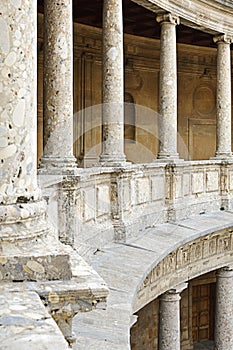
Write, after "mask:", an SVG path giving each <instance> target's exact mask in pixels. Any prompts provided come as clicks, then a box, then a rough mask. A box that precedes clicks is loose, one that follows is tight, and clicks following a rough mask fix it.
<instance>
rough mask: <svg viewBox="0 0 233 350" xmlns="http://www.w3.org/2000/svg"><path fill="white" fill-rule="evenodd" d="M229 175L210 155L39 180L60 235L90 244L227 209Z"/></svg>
mask: <svg viewBox="0 0 233 350" xmlns="http://www.w3.org/2000/svg"><path fill="white" fill-rule="evenodd" d="M232 176H233V164H232V163H230V162H221V161H217V160H212V161H195V162H184V161H181V162H179V163H177V164H166V163H159V162H158V163H150V164H146V165H128V166H126V167H122V168H114V169H113V168H111V167H109V168H102V167H101V168H97V167H96V168H92V169H77V174H76V175H72V176H71V175H70V176H65V177H63V176H61V177H60V178H59V177H57V176H54V178H51V181H50V180H49V177H48V176H46V177H43V176H40V180H41V186H42V187H43V188H44V196H45V198H46V199H47V201H48V205H49V213H50V215H49V217H51V218H52V220H53V224H55V226H56V228H57V230H58V232H59V236H60V239H61V240H62V241H63V242H65V243H68V244H71V245H74V246H76V247H78V249H82V246H85V247H86V248H87V246H88V247H89V248H90V247H92V248H91V249H96V247H99V246H102V245H103V244H105V243H107V242H113V241H125V240H127V239H129V238H131V237H132V236H137V235H138V234H139V233H140V232H142V231H143V230H144V229H145V228H147V227H150V226H151V227H153V226H155V225H156V224H159V223H164V222H169V221H176V220H182V219H185V218H187V217H190V216H191V215H197V214H204V213H210V212H214V211H218V210H228V209H230V199H231V196H232V192H233V185H232ZM46 182H47V185H46ZM58 213H59V215H58ZM86 248H85V249H86Z"/></svg>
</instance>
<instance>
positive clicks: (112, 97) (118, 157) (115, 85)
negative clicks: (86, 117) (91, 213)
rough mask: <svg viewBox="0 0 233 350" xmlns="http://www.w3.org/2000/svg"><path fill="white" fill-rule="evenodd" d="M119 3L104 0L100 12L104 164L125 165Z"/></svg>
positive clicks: (113, 0) (102, 159) (120, 2)
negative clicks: (101, 15) (101, 24)
mask: <svg viewBox="0 0 233 350" xmlns="http://www.w3.org/2000/svg"><path fill="white" fill-rule="evenodd" d="M123 71H124V66H123V17H122V0H105V1H104V12H103V145H102V154H101V156H100V161H101V163H102V164H103V165H114V164H121V163H124V162H125V155H124V74H123Z"/></svg>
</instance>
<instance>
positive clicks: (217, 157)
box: [210, 152, 233, 161]
mask: <svg viewBox="0 0 233 350" xmlns="http://www.w3.org/2000/svg"><path fill="white" fill-rule="evenodd" d="M210 159H211V160H232V161H233V154H232V152H227V153H220V152H216V153H215V156H214V157H211V158H210Z"/></svg>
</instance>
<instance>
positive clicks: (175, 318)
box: [159, 285, 187, 350]
mask: <svg viewBox="0 0 233 350" xmlns="http://www.w3.org/2000/svg"><path fill="white" fill-rule="evenodd" d="M186 287H187V286H186V285H185V286H184V287H182V288H177V289H176V288H174V289H173V290H169V291H167V292H166V293H164V294H163V295H161V296H160V298H159V317H160V318H159V350H169V349H173V350H180V292H181V291H182V290H183V289H184V288H186ZM179 289H180V290H179Z"/></svg>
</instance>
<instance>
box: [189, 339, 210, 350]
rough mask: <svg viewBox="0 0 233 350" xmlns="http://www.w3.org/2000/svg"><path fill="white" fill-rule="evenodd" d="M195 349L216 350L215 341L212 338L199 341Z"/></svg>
mask: <svg viewBox="0 0 233 350" xmlns="http://www.w3.org/2000/svg"><path fill="white" fill-rule="evenodd" d="M193 350H214V342H213V341H212V340H209V341H205V342H201V343H197V344H195V345H194V348H193Z"/></svg>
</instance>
